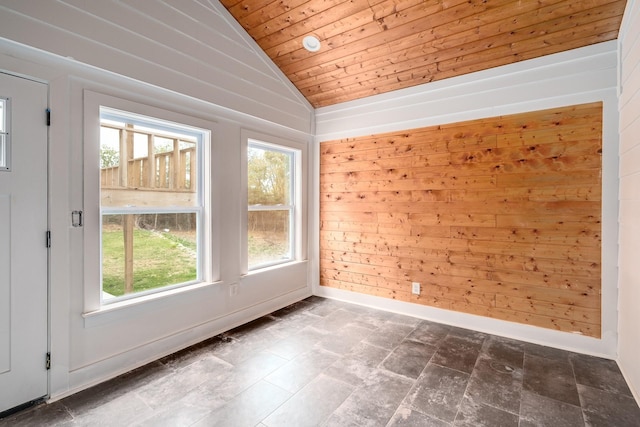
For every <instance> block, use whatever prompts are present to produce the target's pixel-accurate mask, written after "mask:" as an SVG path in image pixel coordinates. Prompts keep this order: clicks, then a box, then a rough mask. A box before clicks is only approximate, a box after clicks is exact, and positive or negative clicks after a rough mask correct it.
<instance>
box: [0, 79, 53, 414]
mask: <svg viewBox="0 0 640 427" xmlns="http://www.w3.org/2000/svg"><path fill="white" fill-rule="evenodd" d="M47 93H48V87H47V85H46V84H43V83H38V82H34V81H31V80H28V79H25V78H21V77H16V76H11V75H8V74H3V73H0V97H3V98H7V99H8V106H9V108H8V110H9V112H10V114H9V120H8V121H10V127H9V132H10V134H9V146H10V150H7V154H8V156H7V159H8V161H9V162H8V166H9V170H0V412H2V411H5V410H7V409H11V408H13V407H16V406H19V405H21V404H23V403H26V402H29V401H31V400H34V399H38V398H41V397H43V396H46V395H47V392H48V384H47V381H48V376H47V370H46V366H45V360H46V353H47V347H48V344H47V319H48V302H47V301H48V289H47V286H48V285H47V275H48V274H47V272H48V266H47V255H48V254H47V247H46V244H45V242H46V239H45V236H46V232H47V221H48V215H47V158H48V153H47V147H48V143H47V123H46V108H47Z"/></svg>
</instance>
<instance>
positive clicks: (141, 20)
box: [0, 0, 313, 132]
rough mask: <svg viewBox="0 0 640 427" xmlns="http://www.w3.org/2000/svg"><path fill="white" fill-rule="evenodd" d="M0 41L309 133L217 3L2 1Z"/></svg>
mask: <svg viewBox="0 0 640 427" xmlns="http://www.w3.org/2000/svg"><path fill="white" fill-rule="evenodd" d="M0 37H4V38H8V39H10V40H14V41H16V42H19V43H22V44H25V45H28V46H33V47H36V48H38V49H41V50H44V51H47V52H52V53H55V54H57V55H60V56H62V57H70V58H73V59H75V60H76V61H79V62H82V63H85V64H89V65H92V66H94V67H97V68H99V69H103V70H108V71H112V72H114V73H117V74H121V75H124V76H128V77H131V78H134V79H137V80H140V81H144V82H147V83H150V84H153V85H155V86H158V87H162V88H166V89H169V90H171V91H174V92H177V93H181V94H184V95H187V96H191V97H194V98H196V99H201V100H204V101H208V102H211V103H213V104H216V105H220V106H224V107H226V108H229V109H231V110H233V111H239V112H242V113H246V114H249V115H251V116H254V117H259V118H262V119H265V120H268V121H271V122H274V123H280V124H282V125H284V126H287V127H290V128H292V129H297V130H301V131H303V132H307V131H308V130H309V123H310V120H311V117H312V113H313V110H312V108H311V107H310V105H309V103H308V102H307V101H306V100H305V99H304V97H303V96H302V95H301V94H300V93H299V91H298V90H297V89H295V87H294V86H293V85H292V84H291V82H289V80H288V79H286V78H284V77H283V75H282V73H281V72H280V70H278V69H277V67H275V65H274V64H273V62H272V61H271V60H270V59H268V57H267V56H266V55H265V54H264V53H263V52H262V51H259V49H257V47H256V46H257V45H256V43H255V42H254V41H253V40H252V39H251V38H250V37H248V36H247V35H246V32H245V31H244V30H243V29H242V28H241V27H240V26H239V24H238V23H237V22H236V21H235V20H234V19H233V18H231V16H230V15H229V13H228V12H227V10H226V9H225V8H224V7H223V6H222V5H220V3H219V2H218V1H207V0H189V1H185V0H159V1H153V2H147V1H137V0H122V1H120V0H100V1H85V0H56V1H16V0H1V1H0ZM258 51H259V54H257V53H256V52H258Z"/></svg>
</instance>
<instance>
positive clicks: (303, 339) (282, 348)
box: [266, 326, 328, 360]
mask: <svg viewBox="0 0 640 427" xmlns="http://www.w3.org/2000/svg"><path fill="white" fill-rule="evenodd" d="M327 335H328V332H327V331H321V330H319V329H316V328H314V327H312V326H308V327H306V328H304V329H302V330H301V331H299V332H297V333H295V334H293V335H291V336H289V337H288V338H283V339H281V340H278V341H276V342H275V343H273V344H272V345H271V346H269V347H267V348H266V350H267V351H268V352H270V353H273V354H276V355H278V356H280V357H284V358H285V359H287V360H291V359H293V358H294V357H296V356H298V355H300V354H302V353H306V352H307V351H309V350H310V349H312V348H313V347H314V346H315V345H316V344H317V343H318V342H320V341H321V340H322V339H324V338H325V337H326V336H327Z"/></svg>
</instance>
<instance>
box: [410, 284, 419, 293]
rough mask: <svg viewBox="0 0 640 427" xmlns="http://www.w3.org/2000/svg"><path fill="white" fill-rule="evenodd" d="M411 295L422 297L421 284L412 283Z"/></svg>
mask: <svg viewBox="0 0 640 427" xmlns="http://www.w3.org/2000/svg"><path fill="white" fill-rule="evenodd" d="M411 293H412V294H415V295H420V283H418V282H411Z"/></svg>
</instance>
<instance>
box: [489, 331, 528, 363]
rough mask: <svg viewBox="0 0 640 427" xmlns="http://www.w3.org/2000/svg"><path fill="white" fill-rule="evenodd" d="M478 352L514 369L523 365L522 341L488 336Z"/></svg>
mask: <svg viewBox="0 0 640 427" xmlns="http://www.w3.org/2000/svg"><path fill="white" fill-rule="evenodd" d="M480 352H481V353H482V354H485V355H487V356H488V357H490V358H491V359H493V360H496V361H499V362H502V363H504V364H505V365H508V366H511V367H512V368H514V369H515V368H522V367H523V366H524V343H523V342H522V341H516V340H512V339H509V338H502V337H495V336H494V337H489V338H488V339H487V340H485V342H484V344H483V345H482V350H480Z"/></svg>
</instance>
